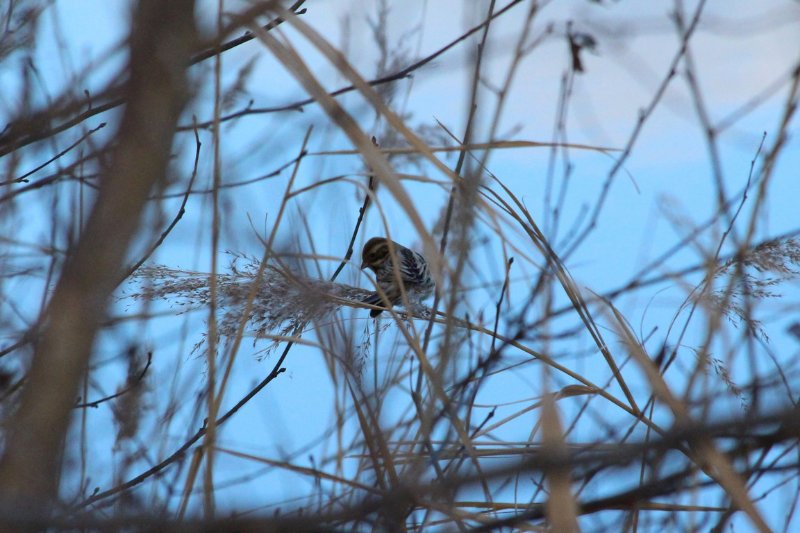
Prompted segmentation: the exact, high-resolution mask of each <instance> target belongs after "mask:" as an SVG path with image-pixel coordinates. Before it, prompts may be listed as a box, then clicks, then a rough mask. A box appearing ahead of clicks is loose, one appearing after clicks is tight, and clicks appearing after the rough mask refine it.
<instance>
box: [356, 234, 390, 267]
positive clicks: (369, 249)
mask: <svg viewBox="0 0 800 533" xmlns="http://www.w3.org/2000/svg"><path fill="white" fill-rule="evenodd" d="M388 257H389V241H388V240H387V239H386V238H384V237H373V238H371V239H370V240H368V241H367V243H366V244H365V245H364V249H363V250H361V270H364V269H365V268H369V269H371V270H375V269H376V268H378V267H380V266H381V265H382V264H383V263H384V262H385V261H386V259H387V258H388Z"/></svg>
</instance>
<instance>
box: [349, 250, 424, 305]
mask: <svg viewBox="0 0 800 533" xmlns="http://www.w3.org/2000/svg"><path fill="white" fill-rule="evenodd" d="M392 244H393V245H394V246H393V248H394V254H395V256H396V257H397V258H398V262H397V269H398V270H399V272H400V280H401V281H402V287H403V289H401V288H400V283H398V281H397V278H396V276H395V270H394V266H393V261H392V253H391V251H390V249H389V240H388V239H385V238H384V237H373V238H372V239H370V240H369V241H367V243H366V244H365V245H364V249H363V250H362V251H361V268H362V269H364V268H369V269H370V270H372V271H373V272H374V273H375V280H376V281H377V282H378V286H379V287H380V288H381V290H382V291H383V292H384V294H385V298H386V300H384V299H383V298H382V297H381V295H380V293H378V292H376V293H375V294H373V295H371V296H369V297H367V298H366V299H365V300H364V303H368V304H372V305H383V306H385V305H387V302H388V303H389V304H391V305H396V304H400V303H402V301H403V297H402V295H403V290H405V293H406V296H407V298H408V301H409V303H412V304H413V303H419V302H420V301H421V300H423V299H425V298H427V297H428V296H430V295H431V293H432V292H433V288H434V282H433V278H431V275H430V272H429V271H428V263H427V261H425V258H424V257H422V256H421V255H420V254H418V253H417V252H415V251H413V250H409V249H408V248H406V247H405V246H403V245H401V244H397V243H396V242H394V241H392ZM381 312H382V310H381V309H373V310H371V311H370V312H369V316H371V317H373V318H374V317H376V316H378V315H379V314H381Z"/></svg>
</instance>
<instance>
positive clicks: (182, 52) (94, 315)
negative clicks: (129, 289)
mask: <svg viewBox="0 0 800 533" xmlns="http://www.w3.org/2000/svg"><path fill="white" fill-rule="evenodd" d="M193 13H194V2H193V0H175V1H174V2H170V3H168V4H164V3H162V2H160V1H157V0H142V1H141V2H139V4H138V6H137V8H136V10H135V14H134V16H133V20H132V27H133V30H132V33H131V38H130V48H131V59H130V66H129V69H130V75H129V81H128V84H127V89H126V92H127V94H128V102H129V105H128V106H127V108H126V110H125V114H124V116H123V118H122V122H121V125H120V129H119V133H118V134H117V148H116V151H115V153H114V158H113V163H112V165H111V168H110V169H109V171H108V174H107V175H106V176H105V177H104V179H103V181H102V184H101V187H100V191H99V194H98V198H97V202H96V203H95V206H94V208H93V209H92V212H91V215H90V217H89V220H88V222H87V224H86V228H85V230H84V232H83V235H82V237H81V239H80V241H79V242H78V244H77V246H76V247H75V249H74V250H73V253H72V254H71V256H70V257H69V258H68V260H67V262H66V264H65V266H64V268H63V271H62V274H61V278H60V280H59V281H58V284H57V285H56V288H55V291H54V292H53V295H52V298H51V300H50V303H49V305H48V306H47V309H46V311H45V314H44V316H43V318H42V319H41V322H42V323H43V324H44V328H43V330H42V333H41V337H40V339H39V341H38V343H37V344H36V348H35V353H34V357H33V361H32V366H31V369H30V372H29V377H28V383H27V384H26V386H25V387H24V389H23V392H22V396H21V401H20V407H19V410H18V411H17V413H16V414H15V415H14V418H13V419H12V420H11V421H10V422H9V425H8V426H7V427H8V428H9V430H10V431H9V434H8V435H7V440H6V442H5V450H4V454H3V457H2V460H0V488H1V489H2V490H1V492H2V494H3V495H4V496H5V498H6V500H5V501H4V502H3V505H4V506H15V505H25V506H29V507H30V506H38V507H39V508H41V509H46V506H47V504H48V501H49V500H50V499H51V498H53V497H54V496H55V494H56V488H57V482H58V479H59V472H60V466H61V448H62V443H63V439H64V437H65V435H66V432H67V429H68V427H69V421H70V416H69V413H70V411H71V409H72V407H73V406H74V398H75V394H76V392H77V390H78V384H79V383H80V380H81V379H82V376H83V373H84V370H85V369H86V366H87V364H88V361H89V357H90V354H91V348H92V345H93V343H94V338H95V335H96V332H97V329H98V327H99V324H100V322H101V321H102V319H103V318H104V316H105V310H106V303H107V300H108V298H109V296H110V294H111V292H112V291H113V290H114V288H115V287H116V285H117V282H118V276H119V274H120V270H121V268H122V264H123V261H124V259H125V255H126V253H127V250H128V244H129V243H130V241H131V239H132V238H133V236H134V233H135V232H136V230H137V227H138V223H139V216H140V213H141V211H142V208H143V207H144V204H145V202H146V200H147V196H148V194H149V193H150V190H151V189H152V187H153V186H154V185H155V184H157V183H159V182H161V181H162V180H163V179H164V177H165V175H166V167H167V164H168V162H169V154H170V148H171V146H172V137H173V134H174V128H175V123H176V122H177V119H178V115H179V114H180V112H181V110H182V109H183V107H184V105H185V104H186V102H187V101H188V90H187V89H188V88H187V85H186V77H185V76H186V75H185V69H184V67H183V66H184V65H185V63H186V61H187V60H188V58H189V54H190V51H191V48H192V45H193V43H194V41H195V38H196V36H195V31H196V30H195V27H194V17H193Z"/></svg>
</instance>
